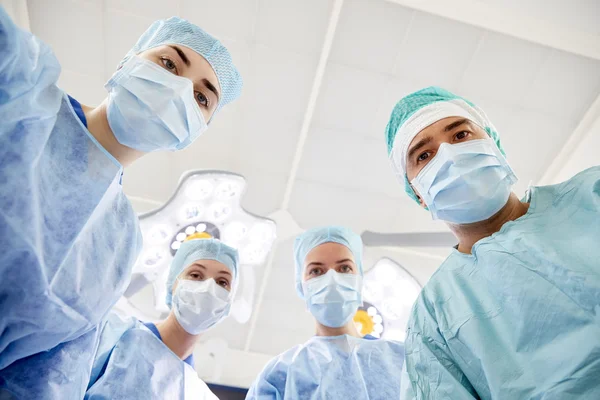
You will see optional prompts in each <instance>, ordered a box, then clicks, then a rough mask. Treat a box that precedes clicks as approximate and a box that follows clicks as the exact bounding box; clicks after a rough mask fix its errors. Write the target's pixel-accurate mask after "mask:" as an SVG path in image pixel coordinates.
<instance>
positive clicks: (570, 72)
mask: <svg viewBox="0 0 600 400" xmlns="http://www.w3.org/2000/svg"><path fill="white" fill-rule="evenodd" d="M599 40H600V39H599ZM599 92H600V60H591V59H589V58H585V57H580V56H576V55H573V54H569V53H565V52H563V51H558V50H554V51H552V53H551V54H550V56H549V57H548V58H547V59H546V61H545V62H544V64H543V66H542V67H541V69H540V71H539V72H538V73H537V74H536V76H535V78H534V79H533V80H532V81H531V83H530V84H529V85H528V86H527V91H526V94H525V96H523V97H522V98H521V99H520V102H519V105H521V106H523V107H525V108H531V109H533V110H536V111H542V112H546V113H549V114H552V115H560V116H561V117H566V118H572V119H575V120H580V119H581V118H582V117H583V114H584V113H585V111H586V110H587V109H588V108H589V107H590V105H591V103H592V102H593V101H594V100H595V99H596V96H598V93H599Z"/></svg>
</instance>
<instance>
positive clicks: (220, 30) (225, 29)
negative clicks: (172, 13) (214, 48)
mask: <svg viewBox="0 0 600 400" xmlns="http://www.w3.org/2000/svg"><path fill="white" fill-rule="evenodd" d="M257 8H258V0H219V1H214V0H181V6H180V10H181V11H180V12H181V16H182V17H184V18H186V19H188V20H189V21H191V22H193V23H195V24H197V25H198V26H200V27H202V29H204V30H206V31H207V32H208V33H210V34H211V35H213V36H216V37H217V38H219V39H232V40H238V41H242V42H252V41H253V40H254V26H255V23H256V11H257Z"/></svg>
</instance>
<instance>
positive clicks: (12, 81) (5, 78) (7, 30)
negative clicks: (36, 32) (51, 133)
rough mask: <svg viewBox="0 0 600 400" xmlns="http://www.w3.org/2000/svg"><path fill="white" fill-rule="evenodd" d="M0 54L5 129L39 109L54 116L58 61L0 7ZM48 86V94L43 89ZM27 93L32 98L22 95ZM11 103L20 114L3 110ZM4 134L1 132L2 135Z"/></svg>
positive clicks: (0, 110) (0, 96) (0, 104)
mask: <svg viewBox="0 0 600 400" xmlns="http://www.w3.org/2000/svg"><path fill="white" fill-rule="evenodd" d="M0 54H2V57H0V115H1V116H2V120H3V125H4V127H7V126H8V122H18V121H19V120H23V119H25V118H26V117H28V116H31V115H36V116H40V115H39V112H40V110H44V111H46V112H48V113H49V115H53V114H55V113H56V111H57V110H58V106H59V105H60V102H57V101H56V99H58V98H60V96H58V97H57V93H59V91H57V90H56V88H55V83H56V82H57V81H58V77H59V75H60V65H59V63H58V60H57V59H56V57H55V56H54V54H53V53H52V50H51V49H50V48H49V47H48V46H47V45H46V44H44V43H43V42H42V41H40V40H39V39H37V38H36V37H35V36H33V35H32V34H31V33H29V32H25V31H23V30H21V29H20V28H18V27H17V26H16V25H15V24H14V22H13V21H12V20H11V19H10V17H9V16H8V14H7V13H6V11H5V10H4V8H3V7H2V6H0ZM51 87H53V89H51V90H50V91H48V90H46V89H48V88H51ZM30 93H31V94H32V95H27V96H24V95H25V94H30ZM13 101H19V109H20V112H19V113H16V112H14V113H11V112H7V111H6V110H3V108H4V106H6V105H7V104H9V103H11V102H13ZM49 105H53V106H54V107H49ZM9 111H10V110H9ZM34 112H35V113H34ZM33 113H34V114H33ZM13 114H20V115H13ZM43 116H44V115H41V117H43ZM7 117H8V121H7ZM7 131H8V130H7V129H2V130H1V132H2V133H4V132H7Z"/></svg>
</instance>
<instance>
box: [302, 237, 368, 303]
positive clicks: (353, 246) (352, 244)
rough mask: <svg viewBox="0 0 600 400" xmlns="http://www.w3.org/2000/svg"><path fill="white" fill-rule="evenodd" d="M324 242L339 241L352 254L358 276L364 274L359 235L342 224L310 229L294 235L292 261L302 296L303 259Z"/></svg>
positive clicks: (361, 244) (361, 245)
mask: <svg viewBox="0 0 600 400" xmlns="http://www.w3.org/2000/svg"><path fill="white" fill-rule="evenodd" d="M324 243H339V244H341V245H343V246H346V247H347V248H348V249H350V251H351V252H352V255H353V256H354V263H355V264H356V266H357V267H358V273H359V274H360V276H363V275H364V271H363V265H362V252H363V243H362V239H361V238H360V236H359V235H357V234H356V233H354V232H352V231H351V230H350V229H348V228H344V227H342V226H326V227H322V228H314V229H310V230H308V231H306V232H304V233H302V234H300V235H298V236H297V237H296V241H295V242H294V261H295V263H296V291H297V292H298V295H299V296H300V297H301V298H304V291H303V290H302V276H303V275H304V260H305V259H306V256H307V255H308V253H310V251H311V250H312V249H314V248H315V247H317V246H320V245H322V244H324Z"/></svg>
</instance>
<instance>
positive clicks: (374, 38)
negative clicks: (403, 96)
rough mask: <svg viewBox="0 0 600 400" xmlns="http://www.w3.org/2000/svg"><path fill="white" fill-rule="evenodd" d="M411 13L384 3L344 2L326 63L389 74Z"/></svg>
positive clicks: (405, 9)
mask: <svg viewBox="0 0 600 400" xmlns="http://www.w3.org/2000/svg"><path fill="white" fill-rule="evenodd" d="M413 14H414V11H412V10H410V9H407V8H404V7H399V6H397V5H394V4H391V3H389V2H385V1H371V2H369V1H364V0H347V1H345V2H344V6H343V8H342V12H341V15H340V19H339V21H338V26H337V29H336V33H335V38H334V40H333V45H332V48H331V55H330V60H331V61H333V62H336V63H339V64H345V65H349V66H353V67H357V68H361V69H365V70H368V71H376V72H382V73H391V71H392V70H393V68H394V64H395V62H396V57H397V55H398V53H399V50H400V46H401V44H402V41H403V38H404V34H405V32H406V30H407V29H408V27H409V25H410V20H411V17H412V15H413Z"/></svg>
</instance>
